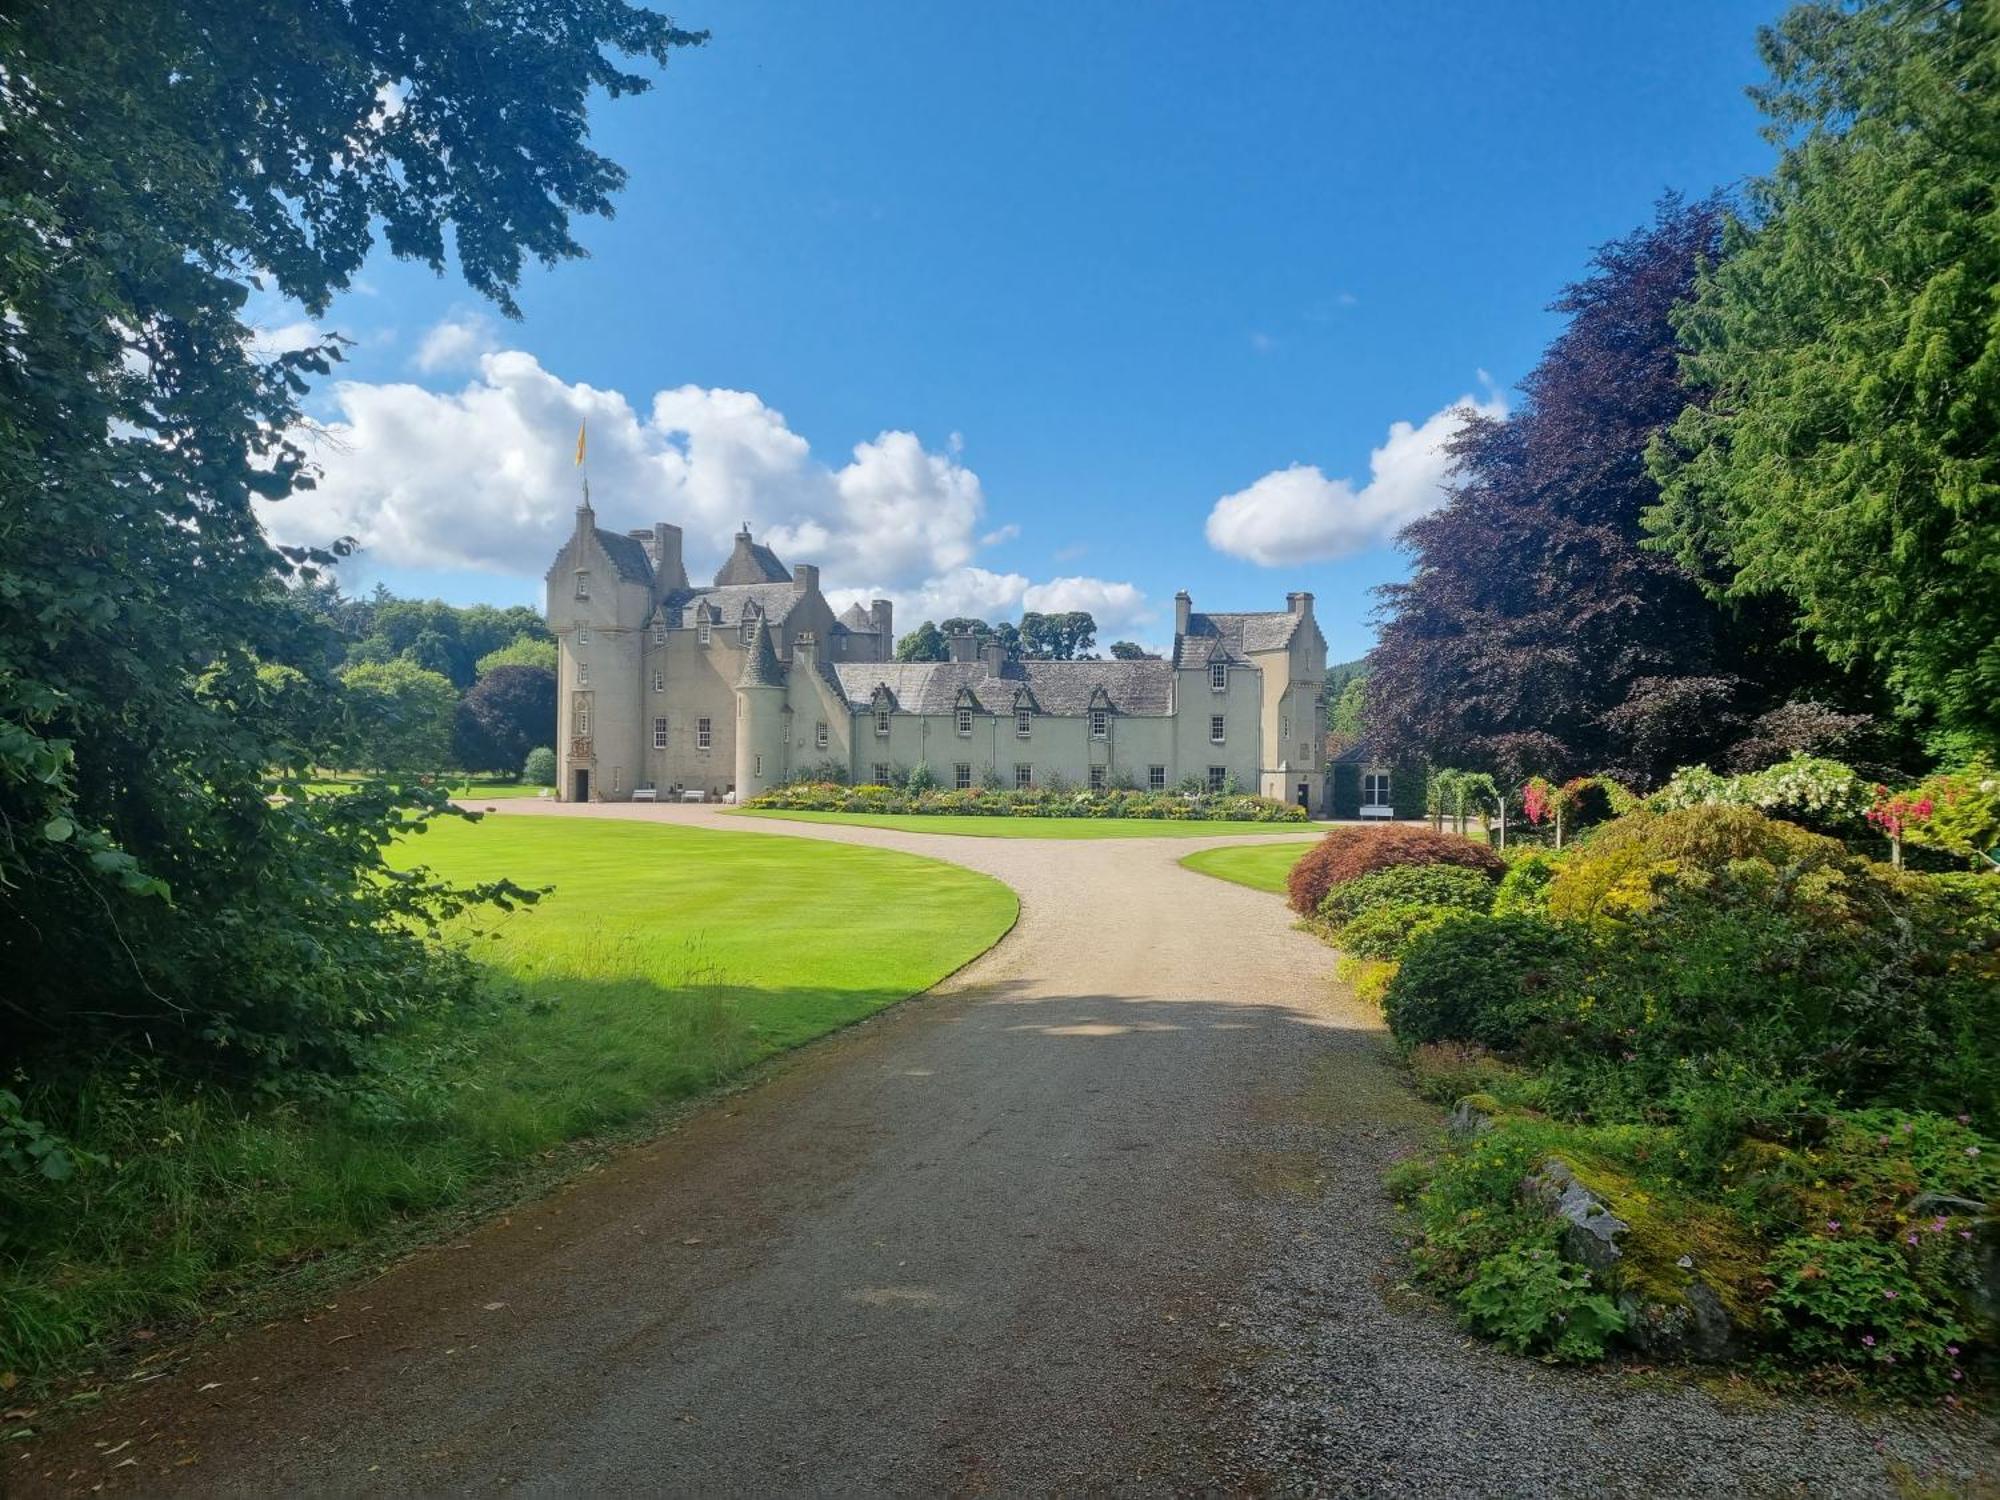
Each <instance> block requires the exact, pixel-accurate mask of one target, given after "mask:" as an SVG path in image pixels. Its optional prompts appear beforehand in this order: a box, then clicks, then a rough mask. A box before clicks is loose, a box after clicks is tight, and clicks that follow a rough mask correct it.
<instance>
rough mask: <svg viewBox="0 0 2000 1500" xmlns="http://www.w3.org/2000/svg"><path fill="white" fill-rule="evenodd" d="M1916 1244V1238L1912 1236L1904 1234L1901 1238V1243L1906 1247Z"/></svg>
mask: <svg viewBox="0 0 2000 1500" xmlns="http://www.w3.org/2000/svg"><path fill="white" fill-rule="evenodd" d="M1916 1242H1917V1237H1916V1236H1915V1235H1914V1234H1906V1235H1904V1236H1903V1243H1904V1244H1906V1245H1914V1244H1915V1243H1916Z"/></svg>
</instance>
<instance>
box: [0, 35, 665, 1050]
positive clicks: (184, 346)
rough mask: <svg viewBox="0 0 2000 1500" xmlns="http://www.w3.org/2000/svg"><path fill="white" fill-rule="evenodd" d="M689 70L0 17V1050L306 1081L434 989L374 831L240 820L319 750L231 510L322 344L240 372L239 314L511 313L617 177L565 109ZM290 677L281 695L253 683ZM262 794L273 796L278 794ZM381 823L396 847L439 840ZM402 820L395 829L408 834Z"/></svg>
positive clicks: (244, 501) (327, 714)
mask: <svg viewBox="0 0 2000 1500" xmlns="http://www.w3.org/2000/svg"><path fill="white" fill-rule="evenodd" d="M696 40H699V38H697V37H694V36H691V35H689V34H687V33H684V32H681V31H678V30H676V29H675V28H674V27H673V26H672V25H671V24H670V23H669V22H668V21H666V20H665V19H664V18H662V17H660V16H657V15H654V14H652V13H650V12H647V11H645V10H642V9H639V8H637V7H635V6H633V5H630V4H627V3H624V0H527V3H525V4H522V5H517V6H512V7H505V8H500V9H494V8H491V7H480V8H474V9H464V8H458V7H448V6H426V5H417V6H411V5H407V4H402V3H390V0H343V3H336V0H227V3H224V0H24V3H21V4H16V5H11V6H9V7H8V8H7V13H6V15H5V17H4V18H0V110H4V127H5V140H6V149H5V150H0V203H4V207H5V212H4V213H0V305H4V307H5V309H6V316H5V318H4V319H0V495H5V496H6V508H5V510H4V512H0V972H4V973H5V974H6V975H7V976H8V978H7V981H6V986H5V989H4V990H0V1007H4V1009H5V1015H4V1018H0V1025H4V1027H5V1029H6V1030H7V1031H8V1032H9V1033H11V1034H13V1035H15V1036H17V1037H19V1038H21V1039H22V1041H23V1043H24V1045H23V1046H22V1047H21V1048H20V1050H18V1051H17V1052H16V1053H15V1056H17V1057H18V1056H32V1055H37V1054H39V1055H41V1056H43V1057H46V1056H48V1055H50V1054H52V1053H57V1052H63V1051H69V1052H79V1051H82V1050H83V1049H85V1048H87V1047H93V1046H95V1045H97V1044H99V1043H101V1042H105V1041H109V1042H113V1043H117V1044H124V1045H130V1046H135V1047H142V1048H146V1049H149V1050H153V1051H156V1052H161V1053H169V1054H179V1055H180V1056H182V1057H198V1058H200V1059H202V1060H204V1061H205V1062H206V1063H208V1064H211V1065H218V1066H229V1065H232V1064H233V1065H234V1066H236V1067H238V1068H239V1069H242V1068H247V1067H253V1066H258V1065H261V1066H264V1067H266V1068H275V1067H293V1066H297V1065H300V1064H305V1065H309V1066H313V1067H334V1066H338V1065H341V1064H342V1063H343V1062H344V1061H346V1060H348V1057H349V1053H350V1050H351V1046H352V1045H353V1044H354V1042H355V1039H357V1038H362V1037H365V1036H366V1035H367V1034H368V1033H370V1032H372V1031H373V1030H375V1029H377V1028H379V1027H380V1026H382V1025H384V1024H386V1023H388V1022H389V1021H391V1020H393V1019H394V1017H395V1016H396V1015H397V1014H399V1013H401V1012H402V1011H404V1010H407V1009H409V1008H411V1007H413V1006H417V1005H423V1004H429V1003H436V1001H437V1000H439V999H448V998H449V997H450V996H452V995H453V994H458V993H463V987H462V985H460V984H459V983H458V982H457V980H455V979H454V976H453V974H452V973H450V972H447V971H446V970H445V969H444V968H441V965H443V964H445V963H446V962H447V961H446V960H445V959H444V958H442V957H440V956H439V955H438V954H437V953H436V952H435V951H434V950H432V949H430V948H428V947H426V946H425V945H424V944H423V943H422V942H421V940H420V939H419V938H418V937H417V936H416V935H415V934H417V933H419V932H421V931H423V930H424V929H425V928H426V927H427V926H428V925H429V924H430V923H431V922H432V921H434V920H435V919H436V918H438V917H440V916H442V915H447V914H449V912H450V910H452V909H453V906H454V902H455V899H456V898H453V897H451V896H449V895H447V894H446V893H444V892H442V891H440V890H439V889H438V888H436V887H434V886H433V885H431V884H430V883H428V882H425V881H422V880H410V879H405V878H401V877H397V876H393V875H389V874H388V873H387V871H386V868H385V865H384V851H385V848H386V845H387V842H388V839H389V837H390V835H391V833H392V832H393V831H394V830H395V829H396V828H398V827H399V826H401V825H400V821H399V820H401V819H403V818H404V817H406V816H412V814H406V813H403V812H399V811H397V810H396V806H395V799H393V798H391V797H390V796H388V795H387V794H386V793H384V794H380V795H376V794H362V795H358V796H356V797H352V798H344V799H340V800H339V801H338V802H337V803H332V802H330V801H329V802H321V801H318V800H312V801H307V800H300V799H293V800H289V801H281V802H277V803H273V802H272V801H271V800H270V799H269V798H268V796H267V791H268V787H267V785H266V777H267V776H268V775H269V773H270V771H271V769H272V768H273V767H281V768H299V767H303V766H304V765H305V764H307V763H309V761H310V760H311V759H312V758H313V757H314V756H315V755H316V754H317V753H319V752H320V751H322V750H324V749H326V748H327V747H329V746H331V745H335V744H337V743H338V741H339V740H340V738H341V736H342V735H343V734H344V733H345V729H346V726H345V725H343V724H341V723H338V722H332V720H333V719H334V718H336V717H337V716H336V715H335V714H334V713H333V712H332V711H330V710H329V711H323V712H322V714H321V715H320V716H319V717H318V718H317V719H315V718H313V717H312V716H310V715H308V714H302V713H301V712H300V711H299V709H300V705H301V704H302V703H309V702H310V701H312V698H313V697H314V696H317V697H318V698H319V699H320V700H321V701H323V702H325V703H327V704H335V703H338V702H339V694H338V692H337V690H336V689H335V686H334V684H333V682H332V679H331V672H332V668H333V653H332V651H331V650H330V640H329V633H328V631H327V629H326V627H325V626H324V625H322V624H319V623H316V622H314V621H312V620H311V619H310V618H309V617H308V616H307V615H306V614H304V613H303V612H302V611H300V610H299V609H298V608H296V607H295V606H294V605H293V604H292V602H291V601H289V600H288V599H287V597H286V595H285V591H284V588H283V582H284V580H285V578H286V577H287V575H288V574H290V573H292V572H294V571H296V570H298V569H301V568H304V569H307V570H310V569H312V568H314V567H315V566H316V565H319V564H323V563H324V562H326V561H327V560H328V558H327V557H326V555H325V554H308V553H303V552H294V553H288V554H281V553H280V552H279V551H277V550H275V549H273V547H272V546H271V545H270V543H269V542H268V541H267V540H266V539H265V537H264V534H263V532H262V530H261V528H260V527H259V525H258V523H257V520H256V518H255V516H254V514H253V512H252V509H251V506H252V502H253V501H257V500H267V501H275V500H281V499H282V498H283V497H284V496H286V495H287V494H289V493H291V492H292V491H293V490H295V489H298V488H301V487H304V486H307V485H309V484H310V482H311V475H310V474H309V473H308V471H307V466H306V463H305V458H304V454H303V452H302V450H301V449H300V447H299V446H298V444H297V443H296V442H295V441H294V439H293V436H292V434H293V433H294V431H295V430H296V428H297V425H298V421H299V417H300V413H299V404H298V403H299V401H300V399H301V397H302V396H303V395H304V394H305V392H306V390H307V388H308V383H309V381H310V380H311V379H312V378H313V377H315V376H319V375H324V374H325V373H327V371H328V370H329V369H330V367H331V365H332V363H333V361H334V360H335V359H336V358H337V355H338V346H337V343H336V342H335V341H333V340H328V341H326V342H323V343H321V344H319V345H316V346H314V347H310V348H307V349H303V350H299V351H296V352H292V353H285V354H278V355H275V356H272V357H268V358H267V357H263V356H261V355H260V354H258V353H257V352H256V350H255V348H254V346H253V345H252V342H251V337H250V335H251V330H250V329H249V328H248V327H246V326H245V323H244V320H243V310H244V306H245V303H246V301H247V299H248V298H249V296H250V295H251V292H252V291H253V289H255V288H257V287H265V288H272V289H275V290H276V291H278V292H280V293H282V294H284V295H286V296H289V297H292V298H295V299H297V300H298V301H299V302H300V303H302V304H303V305H304V306H305V307H306V308H307V309H308V310H309V311H310V312H313V313H315V314H317V313H319V312H322V311H323V310H324V309H325V308H326V306H327V304H328V302H329V300H330V299H331V297H332V296H333V295H334V294H335V293H336V292H337V291H339V290H340V289H341V288H342V287H343V286H345V285H346V284H347V282H348V281H349V279H350V278H351V277H352V276H353V274H354V272H355V271H356V269H357V268H358V267H359V266H360V265H361V263H362V261H363V259H364V257H365V256H366V255H367V254H368V252H369V250H370V248H371V246H372V245H373V244H374V243H375V241H376V239H377V236H378V233H379V235H380V237H381V238H382V239H383V240H384V241H386V243H387V245H388V247H389V249H390V250H391V251H392V252H393V253H395V254H397V255H399V256H403V257H407V258H412V259H416V260H419V261H422V262H424V263H425V264H428V265H430V266H432V267H433V268H437V269H440V270H441V269H442V268H443V267H444V265H445V264H446V260H447V253H448V252H449V257H450V259H451V261H452V262H453V263H454V264H455V265H456V266H457V268H458V269H459V270H460V272H461V273H462V274H463V275H464V276H465V278H466V279H467V281H468V282H470V284H471V285H472V286H473V287H475V288H476V289H478V290H479V291H481V292H482V293H484V294H486V295H487V296H489V297H491V298H492V299H494V300H495V301H496V302H497V303H499V305H500V306H501V307H502V308H503V309H506V310H508V311H513V310H514V308H513V300H512V288H513V287H514V286H515V284H516V282H517V280H518V277H519V275H520V272H521V268H522V266H523V264H524V262H525V260H526V258H528V257H531V256H532V257H533V258H535V259H537V260H539V261H542V262H545V263H553V262H557V261H561V260H563V259H566V258H568V257H571V256H574V255H576V254H578V253H580V251H579V247H578V246H577V243H576V241H575V240H574V239H573V238H572V237H571V235H570V231H569V223H570V219H571V217H572V216H573V215H576V214H579V213H581V214H592V213H605V212H608V211H609V208H610V203H611V194H612V192H613V191H614V190H615V189H616V188H617V187H618V186H619V184H620V182H621V181H622V173H621V172H620V170H619V168H618V167H617V166H616V165H615V164H613V163H612V162H610V161H607V160H606V159H604V158H603V157H602V156H600V155H598V154H597V153H595V152H593V151H592V150H590V149H589V147H588V146H587V144H586V142H585V139H584V126H585V105H586V102H587V100H588V98H589V97H590V95H591V93H592V92H593V91H594V90H597V91H602V92H603V93H605V94H607V95H609V96H612V97H616V96H619V95H623V94H629V93H632V92H635V91H637V90H639V89H642V88H644V87H646V86H647V80H646V79H645V78H643V77H641V76H638V75H636V74H634V73H633V72H631V71H629V68H628V67H627V66H626V65H625V64H624V63H622V62H621V59H622V58H638V59H644V60H651V61H652V62H654V63H664V62H665V61H666V60H667V58H668V56H669V54H670V53H671V52H672V51H673V50H674V49H676V48H678V47H680V46H683V45H686V44H688V43H690V42H693V41H696ZM273 667H282V668H288V669H290V671H291V672H292V673H295V674H297V677H296V678H295V677H290V676H286V675H284V674H283V673H272V672H270V671H268V670H263V669H269V668H273ZM294 789H296V788H294ZM441 802H442V799H441V798H436V799H433V798H426V797H423V796H421V795H419V796H417V797H416V807H415V812H414V814H413V816H414V817H415V819H416V820H417V822H418V823H419V824H420V823H421V820H422V819H423V818H424V817H428V816H430V815H432V813H434V812H436V811H439V810H440V804H441ZM407 805H408V803H407V802H406V806H407Z"/></svg>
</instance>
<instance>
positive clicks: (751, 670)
mask: <svg viewBox="0 0 2000 1500" xmlns="http://www.w3.org/2000/svg"><path fill="white" fill-rule="evenodd" d="M736 685H737V686H738V687H740V688H747V687H783V686H784V685H785V669H784V668H783V667H781V666H779V665H778V653H777V652H776V651H773V650H772V649H771V628H770V627H769V626H768V625H766V624H765V623H764V621H763V618H762V616H759V617H758V619H757V622H756V624H755V625H753V626H752V627H751V629H750V644H749V646H748V647H747V648H745V650H744V652H743V670H742V672H741V673H740V674H739V675H738V676H737V678H736Z"/></svg>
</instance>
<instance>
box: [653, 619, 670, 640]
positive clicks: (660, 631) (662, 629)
mask: <svg viewBox="0 0 2000 1500" xmlns="http://www.w3.org/2000/svg"><path fill="white" fill-rule="evenodd" d="M666 643H667V622H666V621H665V620H655V621H653V644H654V645H655V646H664V645H666Z"/></svg>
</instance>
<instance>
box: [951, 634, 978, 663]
mask: <svg viewBox="0 0 2000 1500" xmlns="http://www.w3.org/2000/svg"><path fill="white" fill-rule="evenodd" d="M975 639H976V637H975V636H974V635H973V633H972V632H971V631H969V630H954V631H953V632H952V634H951V659H952V660H953V661H972V660H973V659H974V658H975V656H976V654H977V653H975V652H974V650H973V649H972V647H973V641H974V640H975Z"/></svg>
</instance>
